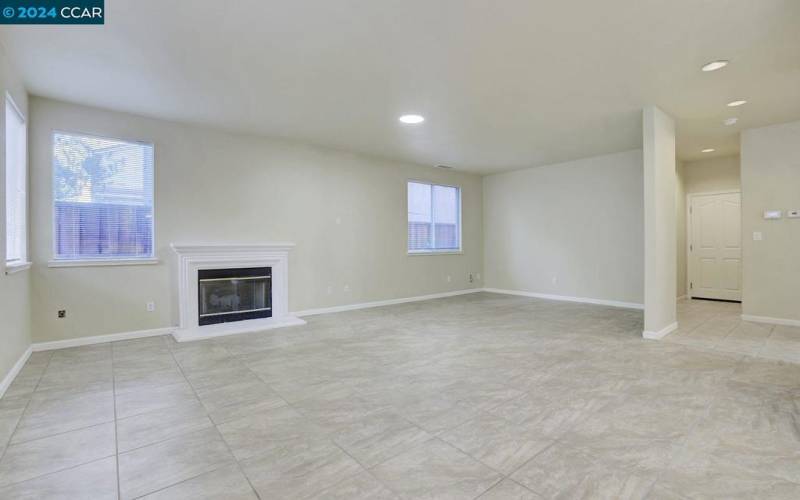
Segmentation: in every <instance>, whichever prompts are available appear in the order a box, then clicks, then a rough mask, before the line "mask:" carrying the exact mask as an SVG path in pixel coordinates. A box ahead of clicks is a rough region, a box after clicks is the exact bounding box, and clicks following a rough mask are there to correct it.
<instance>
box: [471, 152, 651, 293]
mask: <svg viewBox="0 0 800 500" xmlns="http://www.w3.org/2000/svg"><path fill="white" fill-rule="evenodd" d="M483 189H484V195H483V196H484V235H485V242H486V243H485V249H484V252H485V260H484V272H485V281H486V286H487V287H491V288H500V289H507V290H519V291H526V292H534V293H545V294H554V295H565V296H571V297H584V298H593V299H604V300H615V301H622V302H633V303H639V304H640V303H642V300H643V295H642V279H643V278H642V269H643V261H642V258H643V252H644V250H643V234H642V227H643V226H642V225H643V219H642V152H641V151H639V150H636V151H628V152H624V153H618V154H612V155H605V156H598V157H594V158H587V159H583V160H577V161H571V162H567V163H561V164H557V165H549V166H544V167H536V168H530V169H526V170H520V171H516V172H510V173H504V174H496V175H490V176H487V177H484V181H483Z"/></svg>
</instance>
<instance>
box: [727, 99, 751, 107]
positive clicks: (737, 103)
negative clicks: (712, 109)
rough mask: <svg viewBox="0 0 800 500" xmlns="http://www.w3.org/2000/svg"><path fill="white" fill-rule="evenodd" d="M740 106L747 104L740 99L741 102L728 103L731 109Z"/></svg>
mask: <svg viewBox="0 0 800 500" xmlns="http://www.w3.org/2000/svg"><path fill="white" fill-rule="evenodd" d="M742 104H747V101H745V100H744V99H742V100H741V101H731V102H729V103H728V106H729V107H731V108H735V107H736V106H741V105H742Z"/></svg>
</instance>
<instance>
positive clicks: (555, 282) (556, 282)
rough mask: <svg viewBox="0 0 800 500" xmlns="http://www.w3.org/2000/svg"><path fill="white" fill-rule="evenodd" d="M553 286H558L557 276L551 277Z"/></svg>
mask: <svg viewBox="0 0 800 500" xmlns="http://www.w3.org/2000/svg"><path fill="white" fill-rule="evenodd" d="M553 284H554V285H556V284H558V276H553Z"/></svg>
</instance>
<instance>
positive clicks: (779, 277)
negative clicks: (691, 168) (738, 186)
mask: <svg viewBox="0 0 800 500" xmlns="http://www.w3.org/2000/svg"><path fill="white" fill-rule="evenodd" d="M741 157H742V235H743V237H742V252H743V256H742V258H743V263H744V272H743V276H742V278H743V286H744V295H743V301H742V308H743V312H744V314H746V315H752V316H764V317H768V318H777V319H786V320H793V321H795V322H796V323H797V324H800V299H798V294H800V259H798V255H799V254H800V250H799V249H800V219H788V218H786V211H788V210H790V209H798V210H800V122H793V123H787V124H783V125H774V126H770V127H763V128H757V129H751V130H746V131H744V132H743V133H742V144H741ZM768 209H777V210H783V212H784V217H783V218H782V219H779V220H764V218H763V212H764V210H768ZM755 231H759V232H761V233H762V235H763V240H762V241H753V232H755Z"/></svg>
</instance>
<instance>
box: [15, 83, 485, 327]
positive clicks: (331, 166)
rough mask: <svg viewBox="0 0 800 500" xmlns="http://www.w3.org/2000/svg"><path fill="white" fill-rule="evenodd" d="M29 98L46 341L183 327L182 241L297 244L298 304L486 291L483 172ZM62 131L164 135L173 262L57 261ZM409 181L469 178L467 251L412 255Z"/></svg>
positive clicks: (159, 142) (161, 198) (163, 229)
mask: <svg viewBox="0 0 800 500" xmlns="http://www.w3.org/2000/svg"><path fill="white" fill-rule="evenodd" d="M30 107H31V123H32V128H31V131H30V138H31V139H30V140H31V150H32V151H31V152H32V158H31V166H32V176H33V179H32V180H33V204H32V218H33V234H32V247H33V257H34V260H35V273H34V285H33V286H34V294H35V305H36V314H35V317H34V325H33V326H34V338H35V340H36V341H50V340H59V339H68V338H75V337H82V336H91V335H101V334H109V333H116V332H124V331H135V330H143V329H151V328H159V327H166V326H170V325H171V324H173V323H174V322H175V319H174V318H175V311H174V310H173V309H174V308H175V307H177V305H176V303H175V299H174V297H173V295H172V293H171V292H170V290H171V287H172V285H173V281H174V273H175V272H176V271H175V269H174V265H173V264H172V261H171V250H170V249H169V244H170V243H173V242H178V243H228V242H234V243H257V242H270V241H291V242H294V243H296V244H297V247H296V248H295V249H294V250H293V251H292V253H291V255H290V270H289V273H290V278H289V288H290V295H289V307H290V310H292V311H297V310H303V309H309V308H319V307H328V306H335V305H343V304H352V303H361V302H367V301H375V300H383V299H391V298H402V297H410V296H417V295H425V294H431V293H437V292H445V291H452V290H460V289H466V288H470V287H480V286H482V284H481V283H480V282H478V281H476V282H475V283H473V284H470V283H469V282H468V274H469V273H470V272H472V273H475V274H477V273H480V272H481V270H482V269H481V267H482V262H483V238H482V234H481V231H482V229H481V228H482V214H481V209H482V200H481V197H482V191H481V179H480V177H478V176H476V175H471V174H464V173H459V172H457V171H447V170H442V169H436V168H432V167H425V166H419V165H410V164H402V163H397V162H392V161H388V160H383V159H378V158H371V157H366V156H361V155H356V154H350V153H345V152H339V151H334V150H330V149H325V148H318V147H310V146H306V145H302V144H298V143H293V142H287V141H280V140H270V139H265V138H260V137H254V136H246V135H236V134H229V133H224V132H220V131H217V130H211V129H207V128H200V127H193V126H188V125H183V124H176V123H170V122H165V121H160V120H154V119H148V118H144V117H140V116H134V115H128V114H122V113H117V112H112V111H104V110H99V109H95V108H89V107H83V106H78V105H72V104H66V103H62V102H57V101H53V100H48V99H41V98H32V99H31V104H30ZM54 129H58V130H66V131H80V132H85V133H90V134H97V135H104V136H111V137H119V138H124V139H139V140H146V141H152V142H153V143H154V144H155V159H156V216H155V217H156V246H157V254H158V257H159V258H160V259H162V263H160V264H159V265H155V266H132V267H128V266H126V267H93V268H87V267H80V268H48V267H47V265H46V263H47V261H48V260H49V259H50V258H51V248H52V237H51V233H52V221H51V214H52V205H51V203H52V196H51V176H52V173H51V147H52V146H51V134H52V131H53V130H54ZM408 179H422V180H428V181H433V182H442V183H446V184H457V185H460V186H461V188H462V205H463V206H462V218H463V248H464V252H463V254H462V255H439V256H408V255H407V254H406V232H407V231H406V225H407V216H406V181H407V180H408ZM337 220H340V221H341V223H338V224H337ZM448 276H450V277H451V281H449V282H448V281H447V277H448ZM345 285H347V286H348V287H349V291H344V287H345ZM329 286H330V287H331V291H330V293H329V292H328V287H329ZM150 300H153V301H155V302H156V311H155V312H153V313H148V312H146V310H145V303H146V302H147V301H150ZM58 309H66V310H67V317H66V318H64V319H57V317H56V311H57V310H58Z"/></svg>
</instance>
